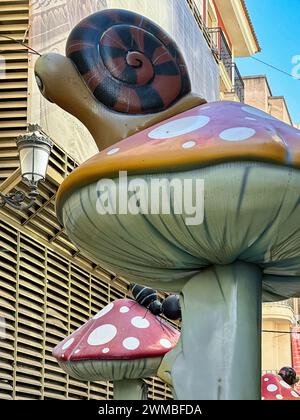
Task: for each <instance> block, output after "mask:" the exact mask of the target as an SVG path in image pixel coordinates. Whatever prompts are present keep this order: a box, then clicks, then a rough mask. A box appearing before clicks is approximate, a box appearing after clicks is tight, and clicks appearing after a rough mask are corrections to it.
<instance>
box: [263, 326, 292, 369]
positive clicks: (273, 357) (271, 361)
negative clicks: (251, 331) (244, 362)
mask: <svg viewBox="0 0 300 420" xmlns="http://www.w3.org/2000/svg"><path fill="white" fill-rule="evenodd" d="M290 326H291V324H290V323H289V322H288V321H279V320H264V321H263V331H267V332H263V334H262V346H263V351H262V369H263V371H266V370H271V371H278V370H279V369H280V368H282V367H283V366H291V364H292V355H291V351H292V349H291V337H290V334H284V333H283V332H288V331H290ZM272 331H278V332H272Z"/></svg>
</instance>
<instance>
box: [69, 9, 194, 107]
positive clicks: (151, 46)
mask: <svg viewBox="0 0 300 420" xmlns="http://www.w3.org/2000/svg"><path fill="white" fill-rule="evenodd" d="M66 54H67V56H68V57H69V58H70V59H71V60H72V61H73V63H74V64H75V66H76V68H77V69H78V71H79V73H80V74H81V75H82V77H83V78H84V80H85V83H86V84H87V86H88V87H89V89H90V90H91V91H92V93H93V95H94V96H95V98H96V99H97V100H98V101H100V102H101V103H102V104H104V105H105V106H107V107H108V108H110V109H112V110H114V111H117V112H122V113H128V114H148V113H155V112H160V111H163V110H165V109H167V108H168V107H170V106H171V105H172V104H174V103H175V102H176V101H178V100H179V99H181V98H182V97H183V96H184V95H186V94H187V93H189V92H190V90H191V84H190V79H189V76H188V73H187V68H186V64H185V62H184V59H183V57H182V55H181V53H180V51H179V49H178V47H177V45H176V44H175V42H174V41H173V40H172V39H171V38H170V37H169V36H168V35H167V34H166V33H165V32H164V31H163V30H162V29H161V28H160V27H159V26H157V25H156V24H155V23H153V22H152V21H150V20H149V19H147V18H145V17H143V16H141V15H138V14H136V13H133V12H130V11H127V10H116V9H112V10H105V11H101V12H98V13H95V14H94V15H91V16H89V17H87V18H86V19H84V20H83V21H81V22H80V23H79V24H78V25H77V26H76V27H75V28H74V29H73V31H72V32H71V34H70V36H69V38H68V41H67V47H66Z"/></svg>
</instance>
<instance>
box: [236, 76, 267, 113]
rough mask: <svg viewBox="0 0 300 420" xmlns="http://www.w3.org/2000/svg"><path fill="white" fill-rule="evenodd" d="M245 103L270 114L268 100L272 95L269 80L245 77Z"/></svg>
mask: <svg viewBox="0 0 300 420" xmlns="http://www.w3.org/2000/svg"><path fill="white" fill-rule="evenodd" d="M243 80H244V84H245V103H246V104H248V105H251V106H254V107H256V108H259V109H261V110H262V111H264V112H268V99H269V97H270V96H271V95H272V93H271V90H270V88H269V85H268V82H267V79H266V78H265V77H264V76H262V77H253V78H252V77H251V78H250V77H249V78H248V77H245V78H243Z"/></svg>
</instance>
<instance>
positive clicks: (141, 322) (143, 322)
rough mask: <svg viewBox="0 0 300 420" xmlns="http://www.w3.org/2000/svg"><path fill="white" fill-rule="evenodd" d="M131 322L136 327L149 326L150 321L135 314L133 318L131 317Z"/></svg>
mask: <svg viewBox="0 0 300 420" xmlns="http://www.w3.org/2000/svg"><path fill="white" fill-rule="evenodd" d="M131 324H132V325H133V326H134V327H136V328H149V327H150V322H149V321H148V319H146V318H143V317H141V316H135V317H134V318H132V320H131Z"/></svg>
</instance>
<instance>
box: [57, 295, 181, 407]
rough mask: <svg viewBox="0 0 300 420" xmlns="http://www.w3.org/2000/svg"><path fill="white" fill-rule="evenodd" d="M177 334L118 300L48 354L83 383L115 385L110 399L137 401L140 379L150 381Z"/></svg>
mask: <svg viewBox="0 0 300 420" xmlns="http://www.w3.org/2000/svg"><path fill="white" fill-rule="evenodd" d="M178 339H179V332H178V331H177V330H176V329H175V328H173V327H172V326H171V325H170V324H168V323H167V322H165V321H164V320H163V319H161V318H160V317H156V316H154V315H153V314H152V313H151V312H147V311H146V310H145V308H144V307H142V306H141V305H139V304H138V303H137V302H135V301H133V300H130V299H120V300H116V301H115V302H112V303H110V304H109V305H107V306H106V307H105V308H103V309H102V310H101V311H100V312H99V313H98V314H97V315H95V316H94V318H92V319H90V320H89V321H87V322H86V323H85V324H84V325H83V326H82V327H80V328H79V329H78V330H76V331H75V332H74V333H73V334H71V335H70V336H69V337H67V338H66V339H65V340H63V341H62V342H61V343H59V344H58V345H57V346H56V347H55V349H54V350H53V355H54V357H55V358H56V359H57V360H58V363H59V365H60V366H61V368H62V369H63V370H64V371H65V372H66V373H68V374H69V375H70V376H72V377H75V378H77V379H80V380H84V381H93V380H95V381H102V380H103V381H106V380H113V381H114V397H115V399H141V397H142V393H143V392H142V390H143V382H142V381H141V378H147V377H149V376H154V375H156V373H157V370H158V368H159V366H160V364H161V361H162V358H163V356H164V355H165V354H166V353H167V352H168V351H169V350H171V349H172V348H174V347H175V345H176V343H177V341H178Z"/></svg>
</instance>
